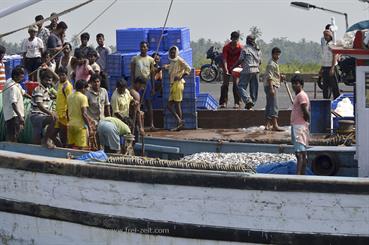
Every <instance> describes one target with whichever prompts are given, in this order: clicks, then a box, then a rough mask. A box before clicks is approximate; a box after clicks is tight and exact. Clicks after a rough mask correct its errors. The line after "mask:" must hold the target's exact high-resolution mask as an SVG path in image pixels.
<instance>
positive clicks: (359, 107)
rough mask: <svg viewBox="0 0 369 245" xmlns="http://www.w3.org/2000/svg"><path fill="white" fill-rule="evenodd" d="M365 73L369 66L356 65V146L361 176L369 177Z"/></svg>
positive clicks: (368, 114) (368, 111)
mask: <svg viewBox="0 0 369 245" xmlns="http://www.w3.org/2000/svg"><path fill="white" fill-rule="evenodd" d="M365 74H368V75H369V67H367V66H359V67H356V81H357V82H356V108H355V109H356V118H355V119H356V120H355V121H356V147H357V153H356V154H357V157H358V165H359V177H369V160H368V159H369V145H368V143H369V124H368V122H369V108H366V105H365V99H366V96H365Z"/></svg>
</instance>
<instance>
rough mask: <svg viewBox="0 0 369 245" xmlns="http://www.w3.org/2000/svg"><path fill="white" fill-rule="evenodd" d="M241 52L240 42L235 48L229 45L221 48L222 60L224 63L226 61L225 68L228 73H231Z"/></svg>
mask: <svg viewBox="0 0 369 245" xmlns="http://www.w3.org/2000/svg"><path fill="white" fill-rule="evenodd" d="M241 50H242V45H241V43H240V42H238V43H237V45H236V47H232V46H231V43H228V44H226V45H225V46H224V47H223V59H224V61H227V68H228V71H229V72H231V68H232V67H233V65H234V64H236V63H237V61H238V59H239V58H240V54H241Z"/></svg>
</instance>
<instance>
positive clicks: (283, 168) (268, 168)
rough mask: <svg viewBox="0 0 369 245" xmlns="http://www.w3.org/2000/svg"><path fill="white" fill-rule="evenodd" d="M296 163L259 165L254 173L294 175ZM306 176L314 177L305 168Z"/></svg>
mask: <svg viewBox="0 0 369 245" xmlns="http://www.w3.org/2000/svg"><path fill="white" fill-rule="evenodd" d="M296 169H297V164H296V161H288V162H275V163H267V164H262V165H259V166H258V167H257V168H256V173H259V174H296ZM305 174H306V175H314V174H313V172H312V171H311V170H310V169H309V168H307V169H306V173H305Z"/></svg>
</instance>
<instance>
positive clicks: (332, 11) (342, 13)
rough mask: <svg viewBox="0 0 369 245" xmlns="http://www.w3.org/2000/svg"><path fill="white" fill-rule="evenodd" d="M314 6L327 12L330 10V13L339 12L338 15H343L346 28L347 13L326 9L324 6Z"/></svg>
mask: <svg viewBox="0 0 369 245" xmlns="http://www.w3.org/2000/svg"><path fill="white" fill-rule="evenodd" d="M314 8H316V9H320V10H323V11H327V12H331V13H334V14H340V15H343V16H345V22H346V30H347V29H348V15H347V13H344V12H339V11H336V10H332V9H326V8H322V7H317V6H314Z"/></svg>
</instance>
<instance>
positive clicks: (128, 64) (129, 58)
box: [123, 52, 139, 77]
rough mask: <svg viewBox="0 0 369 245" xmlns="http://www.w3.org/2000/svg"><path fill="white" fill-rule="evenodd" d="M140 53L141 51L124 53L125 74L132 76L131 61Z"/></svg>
mask: <svg viewBox="0 0 369 245" xmlns="http://www.w3.org/2000/svg"><path fill="white" fill-rule="evenodd" d="M138 54H139V52H131V53H123V76H126V77H129V76H131V61H132V58H133V57H134V56H136V55H138Z"/></svg>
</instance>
